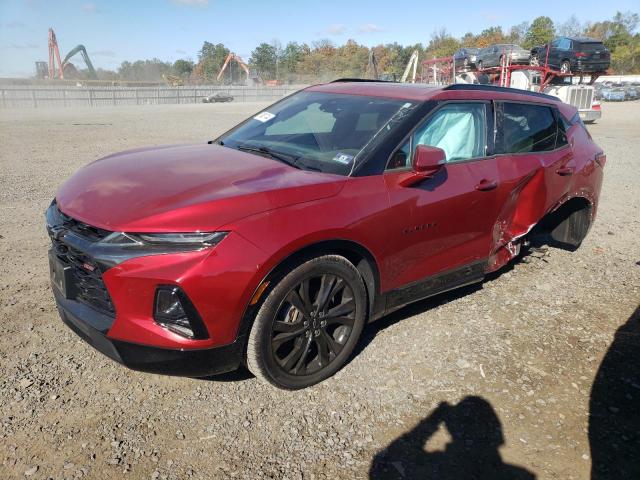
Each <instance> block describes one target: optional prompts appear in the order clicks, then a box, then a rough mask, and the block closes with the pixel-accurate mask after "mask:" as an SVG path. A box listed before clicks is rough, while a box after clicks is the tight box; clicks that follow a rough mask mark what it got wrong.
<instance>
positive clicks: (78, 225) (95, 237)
mask: <svg viewBox="0 0 640 480" xmlns="http://www.w3.org/2000/svg"><path fill="white" fill-rule="evenodd" d="M58 214H59V215H60V218H61V219H62V224H63V225H64V226H65V228H68V229H69V230H71V231H72V232H75V233H77V234H78V235H80V236H81V237H83V238H86V239H87V240H89V241H90V242H97V241H99V240H102V239H103V238H105V237H106V236H107V235H109V234H110V233H111V232H110V231H108V230H103V229H102V228H98V227H94V226H92V225H88V224H86V223H83V222H81V221H79V220H76V219H75V218H71V217H70V216H69V215H65V214H64V213H62V212H61V211H60V210H58Z"/></svg>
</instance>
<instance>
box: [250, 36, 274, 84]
mask: <svg viewBox="0 0 640 480" xmlns="http://www.w3.org/2000/svg"><path fill="white" fill-rule="evenodd" d="M277 60H278V52H277V50H276V48H275V47H274V46H273V45H269V44H268V43H261V44H260V45H258V46H257V47H256V49H255V50H254V51H253V52H251V58H250V59H249V63H250V64H251V66H252V67H254V68H256V69H257V70H258V72H259V73H260V76H261V77H262V78H263V79H265V80H270V79H273V78H275V77H276V61H277Z"/></svg>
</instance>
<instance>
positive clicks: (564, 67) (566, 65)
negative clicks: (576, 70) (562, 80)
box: [560, 60, 571, 73]
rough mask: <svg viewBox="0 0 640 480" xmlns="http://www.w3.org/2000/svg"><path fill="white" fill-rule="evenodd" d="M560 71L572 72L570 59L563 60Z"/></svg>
mask: <svg viewBox="0 0 640 480" xmlns="http://www.w3.org/2000/svg"><path fill="white" fill-rule="evenodd" d="M560 73H571V64H570V63H569V60H563V61H562V64H561V65H560Z"/></svg>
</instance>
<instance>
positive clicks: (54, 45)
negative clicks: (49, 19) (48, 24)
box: [49, 28, 98, 80]
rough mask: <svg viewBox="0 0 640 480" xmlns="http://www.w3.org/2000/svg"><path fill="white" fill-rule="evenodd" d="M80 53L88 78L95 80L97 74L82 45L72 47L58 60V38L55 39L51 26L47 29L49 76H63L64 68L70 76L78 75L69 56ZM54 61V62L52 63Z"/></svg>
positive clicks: (60, 77) (61, 77)
mask: <svg viewBox="0 0 640 480" xmlns="http://www.w3.org/2000/svg"><path fill="white" fill-rule="evenodd" d="M78 52H79V53H80V54H81V55H82V58H83V60H84V63H85V64H86V65H87V71H88V76H89V79H91V80H97V79H98V75H97V74H96V71H95V69H94V68H93V64H92V63H91V60H90V59H89V54H88V53H87V49H86V48H84V45H78V46H76V47H75V48H73V49H72V50H71V51H70V52H69V53H67V56H66V57H64V60H62V61H61V60H60V49H59V48H58V40H57V39H56V34H55V32H54V31H53V28H50V29H49V78H59V79H63V78H64V72H65V70H66V71H67V72H68V73H71V75H72V76H78V71H77V70H76V68H75V67H74V66H73V64H72V63H70V62H69V60H71V57H73V56H74V55H75V54H76V53H78ZM54 62H55V63H54ZM56 65H57V67H58V68H57V75H56Z"/></svg>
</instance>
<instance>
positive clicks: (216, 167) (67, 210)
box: [46, 81, 606, 389]
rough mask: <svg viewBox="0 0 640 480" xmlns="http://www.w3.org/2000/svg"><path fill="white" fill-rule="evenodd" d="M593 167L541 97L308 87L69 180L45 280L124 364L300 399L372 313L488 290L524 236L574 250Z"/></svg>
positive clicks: (72, 315) (76, 325)
mask: <svg viewBox="0 0 640 480" xmlns="http://www.w3.org/2000/svg"><path fill="white" fill-rule="evenodd" d="M494 122H495V123H494ZM605 162H606V157H605V155H604V153H603V151H602V149H601V148H600V147H599V146H598V145H596V143H595V142H594V141H593V139H592V138H591V136H590V135H589V133H588V132H587V130H586V129H585V127H584V125H583V123H582V122H581V121H580V117H579V115H578V112H577V111H576V109H575V108H574V107H572V106H571V105H567V104H565V103H563V102H561V101H559V100H558V99H557V98H555V97H551V96H549V95H543V94H536V93H533V92H526V91H521V90H515V89H510V88H499V87H490V86H484V85H450V86H447V87H443V88H433V87H428V86H425V85H417V84H416V85H412V84H403V85H401V84H394V83H386V82H363V81H356V82H352V81H336V82H332V83H329V84H324V85H316V86H312V87H309V88H306V89H304V90H302V91H300V92H298V93H295V94H294V95H291V96H289V97H287V98H284V99H282V100H281V101H279V102H277V103H275V104H274V105H271V106H270V107H268V108H266V109H265V110H263V111H262V112H260V113H258V114H256V115H253V116H252V117H250V118H248V119H247V120H246V121H244V122H242V123H241V124H240V125H238V126H236V127H235V128H233V129H231V130H230V131H228V132H227V133H224V134H223V135H221V136H220V137H218V138H217V139H215V140H211V141H209V142H201V143H197V144H192V145H173V146H172V145H163V146H156V147H148V148H138V149H134V150H130V151H126V152H122V153H118V154H112V155H108V156H106V157H104V158H102V159H100V160H97V161H95V162H93V163H90V164H89V165H86V166H84V167H83V168H81V169H80V170H78V172H76V173H75V174H74V175H73V176H72V177H71V178H70V179H69V180H67V181H66V182H65V184H64V185H62V187H61V188H60V189H59V190H58V192H57V194H56V197H55V199H54V200H53V201H52V202H51V205H50V206H49V208H48V210H47V212H46V226H47V231H48V233H49V235H50V238H51V249H50V250H49V262H50V275H51V284H52V289H53V293H54V297H55V301H56V303H57V306H58V311H59V313H60V316H61V318H62V320H63V321H64V322H65V323H66V324H67V325H68V326H69V327H70V328H71V329H72V330H73V331H75V332H76V333H77V334H78V335H79V336H80V337H81V338H82V339H84V340H85V341H87V342H88V343H89V344H91V346H93V347H94V348H96V349H98V350H99V351H101V352H103V353H104V354H106V355H107V356H109V357H111V358H112V359H114V360H116V361H118V362H121V363H123V364H125V365H128V366H130V367H132V368H134V369H138V370H143V371H151V372H159V373H165V374H176V375H187V376H208V375H211V374H214V373H222V372H226V371H230V370H234V369H236V368H238V367H239V366H240V365H243V364H245V365H247V366H248V368H249V370H250V371H251V372H253V373H254V374H255V375H256V376H257V377H258V378H260V379H261V380H264V381H267V382H269V383H271V384H273V385H275V386H277V387H280V388H285V389H299V388H304V387H307V386H310V385H313V384H315V383H318V382H320V381H322V380H324V379H326V378H328V377H329V376H331V375H333V374H334V373H336V372H337V371H338V370H339V369H340V368H341V367H342V366H343V365H344V364H345V363H346V362H347V361H348V359H349V358H350V357H351V355H352V353H353V350H354V348H355V347H356V345H357V343H358V339H359V337H360V334H361V332H362V329H363V328H364V327H365V324H366V323H367V322H369V321H373V320H375V319H378V318H380V317H382V316H384V315H385V314H387V313H389V312H392V311H395V310H397V309H399V308H401V307H402V306H404V305H407V304H409V303H411V302H414V301H417V300H420V299H423V298H427V297H430V296H433V295H436V294H439V293H441V292H444V291H447V290H451V289H454V288H458V287H462V286H466V285H469V284H471V283H475V282H481V281H482V280H483V278H484V276H485V275H486V274H488V273H490V272H495V271H496V270H498V269H500V268H502V267H504V266H505V265H507V264H508V263H509V262H511V261H512V260H514V259H515V258H517V257H518V255H519V254H520V251H521V249H522V248H525V247H526V246H527V245H529V244H530V243H533V244H536V243H551V244H553V245H556V246H558V247H563V248H567V249H569V250H574V249H575V248H577V247H578V246H580V244H581V242H582V241H583V239H584V238H585V236H586V235H587V233H588V231H589V228H590V226H591V225H592V223H593V221H594V220H595V216H596V212H597V207H598V198H599V195H600V188H601V185H602V179H603V172H604V170H603V168H604V165H605ZM419 328H428V326H422V327H419ZM370 368H376V365H375V359H373V360H372V361H371V366H370Z"/></svg>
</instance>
